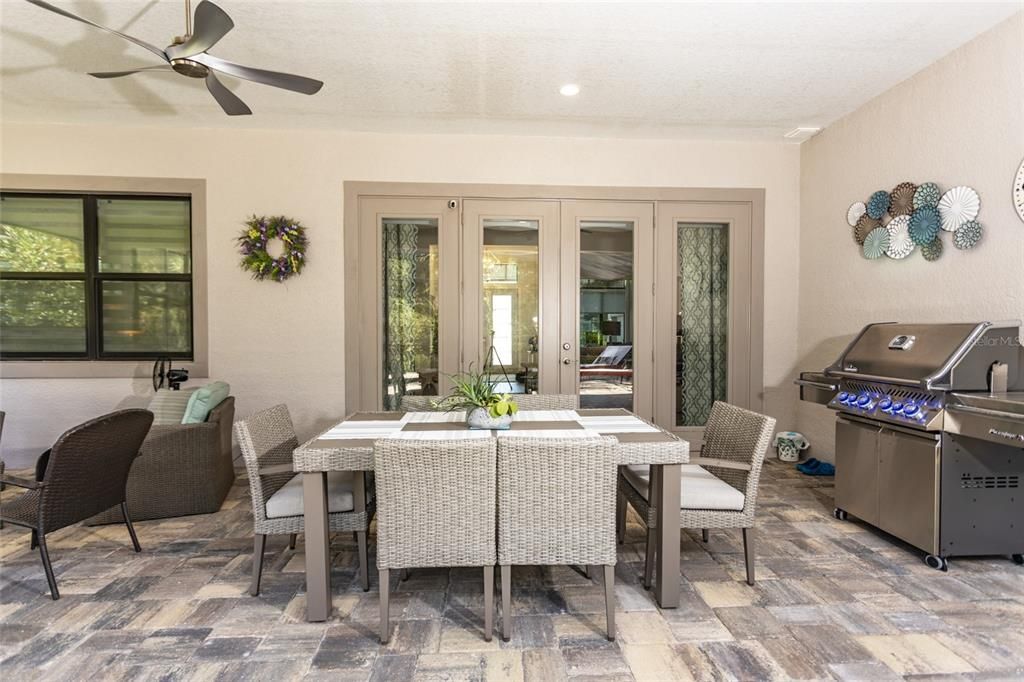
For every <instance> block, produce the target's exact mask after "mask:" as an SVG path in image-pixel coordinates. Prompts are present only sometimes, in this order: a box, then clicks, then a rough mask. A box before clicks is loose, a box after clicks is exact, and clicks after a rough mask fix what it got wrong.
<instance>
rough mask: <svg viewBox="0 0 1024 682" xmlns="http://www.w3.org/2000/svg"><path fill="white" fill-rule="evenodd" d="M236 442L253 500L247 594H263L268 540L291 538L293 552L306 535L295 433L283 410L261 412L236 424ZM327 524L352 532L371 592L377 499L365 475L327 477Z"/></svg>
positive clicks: (361, 575) (278, 407)
mask: <svg viewBox="0 0 1024 682" xmlns="http://www.w3.org/2000/svg"><path fill="white" fill-rule="evenodd" d="M234 429H235V438H236V439H237V440H238V447H239V448H240V449H241V451H242V458H243V459H244V460H245V470H246V473H247V474H248V476H249V494H250V496H251V498H252V517H253V556H252V585H251V586H250V588H249V594H251V595H252V596H254V597H255V596H256V595H258V594H259V593H260V579H261V577H262V573H263V553H264V550H265V549H266V546H267V536H268V535H288V536H289V539H288V547H289V548H290V549H295V538H296V535H298V534H299V533H302V532H304V531H305V516H304V513H303V508H302V475H301V474H296V473H295V471H294V470H293V469H292V451H293V450H294V449H295V448H296V447H298V439H297V438H296V437H295V427H294V426H292V419H291V415H290V414H289V413H288V407H287V406H285V405H276V406H274V407H271V408H270V409H267V410H263V411H262V412H257V413H256V414H254V415H252V416H250V417H249V418H248V419H244V420H242V421H238V422H235V426H234ZM327 511H328V514H327V520H328V528H329V529H330V530H331V531H334V532H354V533H355V534H356V544H357V545H358V548H359V579H360V583H361V585H362V588H363V591H364V592H365V591H367V590H369V589H370V576H369V572H368V571H369V568H368V566H367V548H366V534H367V531H368V530H369V527H370V520H371V519H372V518H373V512H374V497H373V489H372V487H369V486H367V484H366V477H365V474H364V473H363V472H349V471H337V472H334V471H332V472H329V473H328V474H327Z"/></svg>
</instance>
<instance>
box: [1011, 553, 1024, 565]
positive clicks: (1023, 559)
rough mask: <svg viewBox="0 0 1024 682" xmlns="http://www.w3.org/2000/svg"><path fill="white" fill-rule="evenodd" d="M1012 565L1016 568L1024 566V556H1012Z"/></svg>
mask: <svg viewBox="0 0 1024 682" xmlns="http://www.w3.org/2000/svg"><path fill="white" fill-rule="evenodd" d="M1011 558H1012V559H1013V563H1015V564H1017V565H1018V566H1024V554H1014V555H1013V556H1012V557H1011Z"/></svg>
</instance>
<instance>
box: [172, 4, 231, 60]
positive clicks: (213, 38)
mask: <svg viewBox="0 0 1024 682" xmlns="http://www.w3.org/2000/svg"><path fill="white" fill-rule="evenodd" d="M234 27H235V22H233V21H231V17H229V16H228V15H227V12H225V11H224V10H222V9H221V8H220V7H218V6H217V5H215V4H213V3H212V2H210V1H209V0H203V1H202V2H200V3H199V6H198V7H196V15H195V22H194V25H193V27H192V37H191V38H189V39H188V40H186V41H185V42H184V43H182V44H181V45H172V46H171V47H169V48H167V56H168V57H170V58H171V59H178V58H181V57H191V56H192V55H195V54H199V53H200V52H206V51H207V50H209V49H210V48H211V47H213V46H214V45H216V44H217V41H218V40H220V39H221V38H223V37H224V36H226V35H227V34H228V31H230V30H231V29H233V28H234Z"/></svg>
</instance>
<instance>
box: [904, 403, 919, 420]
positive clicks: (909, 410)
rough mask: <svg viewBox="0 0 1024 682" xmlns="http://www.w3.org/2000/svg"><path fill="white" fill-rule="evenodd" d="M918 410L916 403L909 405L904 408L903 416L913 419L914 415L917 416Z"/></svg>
mask: <svg viewBox="0 0 1024 682" xmlns="http://www.w3.org/2000/svg"><path fill="white" fill-rule="evenodd" d="M917 410H918V407H917V405H916V404H914V403H907V404H906V405H904V406H903V414H905V415H907V416H908V417H913V416H914V415H916V414H917Z"/></svg>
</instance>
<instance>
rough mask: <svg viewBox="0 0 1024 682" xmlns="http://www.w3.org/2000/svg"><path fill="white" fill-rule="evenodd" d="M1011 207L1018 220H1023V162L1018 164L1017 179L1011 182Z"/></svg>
mask: <svg viewBox="0 0 1024 682" xmlns="http://www.w3.org/2000/svg"><path fill="white" fill-rule="evenodd" d="M1013 206H1014V208H1016V209H1017V215H1018V216H1019V217H1020V219H1021V220H1024V161H1021V162H1020V168H1018V169H1017V178H1016V179H1015V180H1014V181H1013Z"/></svg>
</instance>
